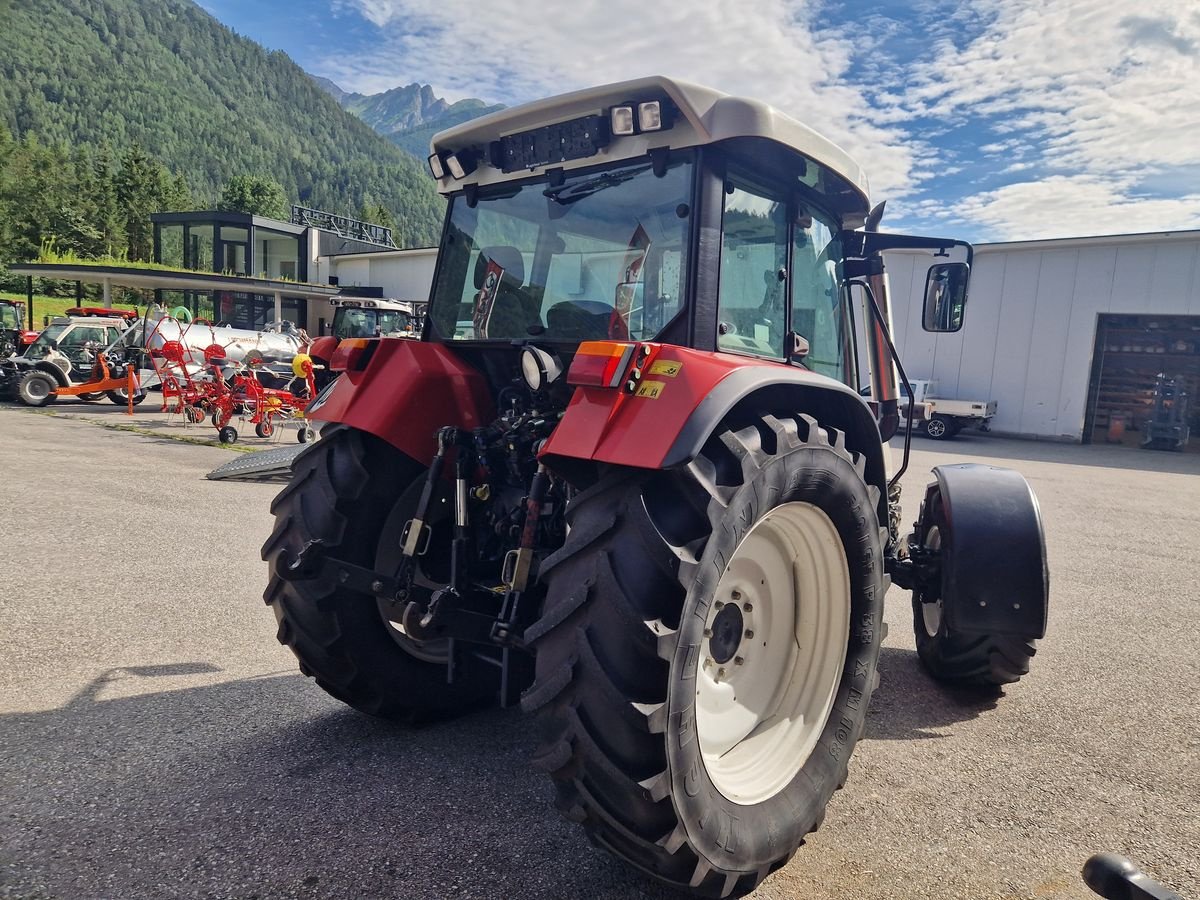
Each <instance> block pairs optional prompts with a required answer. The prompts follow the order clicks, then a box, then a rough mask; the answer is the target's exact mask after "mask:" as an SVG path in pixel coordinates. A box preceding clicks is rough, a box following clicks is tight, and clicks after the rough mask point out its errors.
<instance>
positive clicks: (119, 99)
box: [0, 0, 445, 246]
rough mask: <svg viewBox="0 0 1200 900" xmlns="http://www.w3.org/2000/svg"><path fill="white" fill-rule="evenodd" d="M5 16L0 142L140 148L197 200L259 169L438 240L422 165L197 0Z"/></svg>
mask: <svg viewBox="0 0 1200 900" xmlns="http://www.w3.org/2000/svg"><path fill="white" fill-rule="evenodd" d="M0 19H2V20H3V23H4V27H3V31H4V35H5V39H4V52H3V53H0V133H2V132H3V131H4V129H5V128H7V130H8V131H10V132H12V133H13V134H14V135H16V136H17V137H22V136H24V135H27V134H35V135H37V136H38V138H39V139H40V140H41V141H43V142H44V143H56V144H68V145H73V146H87V145H90V146H93V147H101V146H115V147H118V148H121V147H126V146H129V145H131V144H134V143H136V144H139V145H140V146H142V147H144V148H145V149H146V150H147V151H148V152H149V153H150V154H151V155H153V156H154V157H156V158H157V159H159V160H161V161H162V162H163V163H165V164H166V165H167V166H169V167H170V168H171V169H172V170H173V171H176V172H179V173H182V175H183V176H184V178H185V180H186V181H187V183H188V185H189V186H190V187H191V189H192V190H193V192H194V193H195V194H196V195H197V196H198V197H200V198H213V199H215V197H216V195H217V193H218V191H219V190H220V188H221V187H222V185H223V184H224V183H225V182H226V181H227V180H228V179H229V178H230V177H231V176H233V175H238V174H252V175H263V176H267V177H270V178H273V179H275V180H276V181H278V182H279V183H280V184H282V185H283V187H284V190H285V191H286V192H287V194H288V195H289V197H290V198H291V199H293V200H295V201H298V202H300V203H302V204H305V205H309V206H316V207H320V208H322V209H327V210H330V211H333V212H346V213H350V214H352V215H353V214H355V213H356V212H357V211H358V210H359V209H360V208H362V207H363V206H364V205H367V204H370V203H378V204H382V205H383V206H384V207H386V208H387V209H389V210H391V211H392V212H393V213H394V214H395V216H396V220H397V224H398V227H397V229H396V240H397V243H400V244H401V245H402V246H429V245H431V244H434V243H436V241H437V236H438V233H439V230H440V223H441V219H442V215H443V211H444V209H445V207H444V201H443V200H441V198H439V197H438V195H437V193H436V191H435V189H434V184H433V182H432V180H431V179H430V178H429V177H428V175H427V174H426V173H425V172H424V167H423V165H422V164H421V163H420V162H418V161H416V160H414V159H413V158H412V156H411V155H409V154H407V153H404V152H402V151H401V150H400V149H399V148H398V147H396V146H395V145H394V144H392V143H390V142H389V141H387V140H385V139H384V138H382V137H381V136H379V135H378V134H376V133H375V132H374V131H372V130H371V128H370V127H368V126H367V125H366V124H365V123H364V122H363V121H361V120H359V119H358V118H357V117H355V116H354V115H352V114H350V113H349V112H347V111H346V110H344V109H342V108H341V107H340V106H339V104H338V102H337V101H336V100H335V99H334V98H333V97H331V96H330V95H329V93H327V92H326V90H322V88H321V87H319V86H318V85H317V84H315V83H314V82H313V80H312V79H311V78H310V77H309V76H308V74H307V73H306V72H304V71H303V70H302V69H301V68H300V67H299V66H297V65H296V64H295V63H294V62H292V60H291V59H290V58H289V57H288V56H287V55H286V54H284V53H282V52H278V51H275V52H268V51H266V50H264V49H263V48H262V47H261V46H259V45H258V44H256V43H254V42H253V41H250V40H248V39H246V38H243V37H240V36H239V35H237V34H235V33H234V32H233V31H231V30H230V29H229V28H227V27H225V26H224V25H222V24H221V23H220V22H218V21H217V20H216V19H214V18H213V17H212V16H210V15H209V14H208V13H206V12H205V11H204V10H203V9H201V8H200V7H199V6H197V5H196V4H195V3H192V2H190V0H155V2H153V3H145V2H140V0H22V2H20V3H12V2H8V0H0Z"/></svg>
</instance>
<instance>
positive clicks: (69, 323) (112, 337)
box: [0, 315, 146, 406]
mask: <svg viewBox="0 0 1200 900" xmlns="http://www.w3.org/2000/svg"><path fill="white" fill-rule="evenodd" d="M129 327H130V320H129V318H128V317H126V316H117V317H104V316H95V315H86V316H58V317H56V318H54V319H53V320H51V321H50V322H49V323H48V324H47V325H46V328H45V329H44V330H43V331H42V333H41V334H39V335H38V336H37V338H36V340H34V341H33V342H32V343H31V344H29V346H27V347H26V348H25V351H24V352H23V353H22V354H21V355H20V356H10V357H8V358H7V359H3V360H0V397H6V396H8V397H13V398H14V399H17V400H20V401H21V402H22V403H24V404H25V405H26V406H45V405H46V404H47V403H52V402H54V400H55V399H56V397H57V396H58V394H57V393H56V391H58V390H62V391H64V392H66V393H64V396H77V397H79V399H81V400H87V401H94V400H100V399H103V398H104V397H106V396H107V397H108V398H109V399H110V400H111V401H112V402H113V403H115V404H117V405H118V406H126V405H128V404H129V403H130V401H131V400H132V402H133V403H134V404H137V403H141V402H142V401H143V400H144V399H145V398H146V394H145V392H144V391H142V390H140V389H139V391H138V393H136V394H133V395H132V397H131V396H130V394H129V392H128V389H127V388H112V387H111V386H108V385H107V384H104V386H101V387H97V389H96V390H94V391H93V390H89V389H88V388H84V390H83V391H78V390H75V389H76V388H78V387H80V386H81V385H85V384H88V383H89V382H93V381H96V382H101V383H103V380H102V378H101V373H100V370H101V369H102V368H106V367H107V361H106V363H105V365H104V366H103V367H102V366H101V365H100V363H99V359H98V355H99V353H100V352H101V351H104V350H105V349H106V348H116V347H117V345H118V342H119V341H120V340H121V338H122V337H124V336H125V335H126V334H127V332H128V330H129ZM119 353H120V355H122V356H123V355H124V350H123V348H121V349H120V350H119ZM117 354H118V351H117V350H115V349H114V353H113V356H114V357H115V356H116V355H117Z"/></svg>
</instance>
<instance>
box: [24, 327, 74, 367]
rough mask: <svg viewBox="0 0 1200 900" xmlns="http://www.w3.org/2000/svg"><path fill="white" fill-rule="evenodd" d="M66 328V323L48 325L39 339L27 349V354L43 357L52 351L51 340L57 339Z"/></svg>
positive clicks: (34, 357) (37, 357)
mask: <svg viewBox="0 0 1200 900" xmlns="http://www.w3.org/2000/svg"><path fill="white" fill-rule="evenodd" d="M66 330H67V326H66V325H47V326H46V328H45V330H44V331H43V332H42V333H41V334H39V335H38V336H37V340H36V341H34V342H33V343H32V344H30V345H29V347H28V348H27V349H26V350H25V355H26V356H28V357H30V358H31V359H41V358H42V357H44V356H45V355H46V354H47V353H49V352H50V342H51V341H57V340H58V339H59V338H60V337H61V336H62V333H63V332H64V331H66Z"/></svg>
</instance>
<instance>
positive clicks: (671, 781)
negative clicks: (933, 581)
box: [522, 415, 886, 897]
mask: <svg viewBox="0 0 1200 900" xmlns="http://www.w3.org/2000/svg"><path fill="white" fill-rule="evenodd" d="M878 506H879V491H878V489H877V488H875V487H870V486H868V485H867V484H866V483H865V482H864V478H863V468H862V461H861V460H860V459H858V458H856V457H854V456H852V455H851V454H850V453H848V452H847V450H846V447H845V443H844V438H843V437H842V435H840V434H838V433H836V432H833V431H826V430H825V429H822V428H820V427H818V426H817V424H816V422H814V421H813V420H812V419H811V418H809V417H807V416H800V417H797V418H795V419H793V418H786V417H782V416H781V417H779V418H776V417H774V416H769V415H768V416H762V417H759V418H757V419H756V420H754V421H753V422H751V423H750V424H748V425H746V426H745V427H740V428H730V429H729V430H726V431H723V432H721V433H719V434H718V435H716V436H715V437H714V438H712V439H710V440H709V442H708V443H707V444H706V446H705V448H704V451H703V453H702V454H701V456H700V457H699V458H697V460H696V461H695V462H694V463H692V464H691V465H690V466H689V467H688V469H687V470H686V471H684V472H678V473H646V472H640V471H630V470H619V471H616V472H613V473H611V474H610V475H608V476H605V477H604V478H602V479H601V480H600V481H599V482H598V483H597V484H596V485H594V486H593V487H591V488H589V489H588V490H586V491H584V492H583V493H581V494H580V495H579V496H578V497H576V498H575V500H574V501H573V502H572V504H571V506H570V507H569V508H568V512H567V517H568V521H569V523H570V525H571V530H570V532H569V534H568V537H567V541H566V544H565V545H564V546H563V548H562V549H561V550H560V551H558V552H557V553H555V554H554V555H553V556H551V557H549V558H548V559H547V560H546V562H545V564H544V565H543V568H542V576H541V577H542V579H543V581H544V583H545V584H546V587H547V592H548V593H547V599H546V603H545V606H544V613H543V615H542V617H541V618H540V619H539V620H538V621H537V622H535V623H534V625H532V626H531V627H530V628H529V629H528V630H527V632H526V640H527V641H529V642H531V643H532V644H533V645H534V646H535V648H536V652H537V659H536V670H537V677H536V681H535V683H534V685H533V686H532V687H531V688H530V689H529V690H528V691H527V692H526V694H525V696H524V697H523V699H522V706H523V707H524V708H525V709H526V710H527V711H531V712H536V713H537V717H538V726H539V731H540V735H541V744H540V746H539V749H538V751H537V754H536V756H535V759H534V762H535V764H536V765H537V766H539V767H540V768H542V769H544V770H545V771H547V772H549V773H550V775H551V778H552V779H553V781H554V784H555V787H556V789H557V795H558V807H559V809H560V810H561V811H562V812H563V814H564V815H565V816H566V817H567V818H568V819H570V820H572V821H574V822H578V823H579V824H581V825H582V826H583V827H584V829H585V830H586V832H587V834H588V837H589V838H590V839H591V840H592V842H593V843H595V844H597V845H598V846H600V847H603V848H605V849H607V850H608V851H609V852H611V853H613V854H614V855H615V856H617V857H619V858H620V859H622V860H624V861H625V862H627V863H629V864H631V865H633V866H634V867H636V868H638V869H640V870H641V871H643V872H645V873H647V874H649V875H651V876H653V877H654V878H657V879H659V880H661V881H664V882H666V883H668V884H671V885H672V886H674V887H677V888H683V889H685V890H687V889H690V890H691V891H692V892H693V893H695V894H697V895H700V896H712V897H726V896H731V895H741V894H744V893H747V892H749V891H751V890H753V889H754V888H755V886H756V885H758V884H759V882H761V881H762V880H763V879H764V878H765V877H766V876H767V875H769V874H770V873H771V872H772V871H774V870H775V869H777V868H779V867H780V866H782V865H784V864H785V863H786V862H787V860H788V859H789V858H790V857H791V855H792V853H793V852H794V851H795V850H796V848H797V847H799V846H800V844H802V843H803V840H804V836H805V835H806V834H808V833H809V832H811V831H814V830H815V829H816V828H817V827H818V826H819V825H820V824H821V821H822V819H823V817H824V813H825V807H826V804H827V803H828V801H829V799H830V797H831V796H832V795H833V793H834V791H836V790H837V788H839V787H840V786H841V785H842V784H843V783H844V781H845V779H846V771H847V764H848V761H849V758H850V754H851V752H852V751H853V749H854V746H855V743H856V742H857V741H858V739H859V737H860V736H861V734H862V731H863V728H864V725H865V721H866V710H867V704H868V703H869V701H870V697H871V692H872V691H873V689H874V687H875V683H876V663H877V660H878V655H879V641H880V638H881V631H882V625H883V614H882V610H883V607H882V604H883V593H884V589H885V585H884V580H883V555H882V541H883V539H884V536H885V535H886V531H885V530H884V529H881V528H880V527H879V523H878V518H877V510H878ZM798 644H801V645H802V647H801V649H799V650H798V649H797V645H798ZM739 698H740V700H739Z"/></svg>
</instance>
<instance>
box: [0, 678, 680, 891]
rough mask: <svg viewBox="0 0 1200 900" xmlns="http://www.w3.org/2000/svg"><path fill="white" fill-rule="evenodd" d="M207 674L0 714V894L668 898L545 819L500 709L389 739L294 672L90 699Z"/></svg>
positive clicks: (516, 733) (544, 801)
mask: <svg viewBox="0 0 1200 900" xmlns="http://www.w3.org/2000/svg"><path fill="white" fill-rule="evenodd" d="M213 671H219V670H218V669H216V667H213V666H211V665H210V664H208V663H189V664H184V665H183V666H165V667H143V668H142V669H140V670H135V669H125V670H117V671H115V672H111V673H106V674H105V675H103V676H101V677H100V678H98V679H96V680H95V681H94V682H93V683H92V684H90V685H88V686H87V687H85V688H83V689H82V690H81V691H79V692H78V693H77V694H76V695H75V697H74V698H72V699H71V700H70V701H69V702H68V703H67V704H66V705H65V706H63V707H61V708H58V709H52V710H48V711H44V712H36V713H11V714H6V715H0V747H3V748H4V752H3V754H2V757H3V759H4V760H5V764H4V765H3V766H0V796H3V797H4V798H5V803H4V805H5V812H4V815H3V816H2V817H0V870H3V872H4V875H3V876H0V896H4V897H8V896H14V897H25V896H68V897H71V896H127V897H197V898H199V897H214V896H235V897H242V898H250V897H254V898H258V900H267V898H285V897H286V898H345V897H397V896H399V897H405V898H426V897H428V898H444V897H450V896H464V895H469V896H481V897H482V896H499V897H505V896H508V897H515V896H519V897H531V898H542V897H545V898H560V897H567V896H572V897H595V898H614V900H615V898H624V897H652V898H658V897H674V896H677V895H676V894H674V893H673V892H670V891H666V890H663V889H660V888H658V887H657V886H656V885H654V884H652V883H651V882H648V881H647V880H645V879H643V878H641V877H639V876H638V875H637V874H635V873H633V872H632V871H631V870H629V869H628V868H627V867H626V866H624V865H622V864H620V863H618V862H616V861H615V860H613V859H611V858H609V857H607V856H605V855H604V854H602V853H599V852H597V851H595V850H593V849H592V848H591V847H590V846H589V845H588V843H587V841H586V839H585V838H584V836H583V834H582V832H581V831H580V830H579V829H578V827H577V826H575V825H572V824H570V823H568V822H566V821H564V820H563V819H562V818H561V817H560V816H559V815H558V813H557V812H556V811H555V810H554V806H553V796H552V795H553V791H552V788H551V786H550V783H549V781H548V779H547V778H546V777H545V776H544V775H543V774H541V773H540V772H537V771H535V770H534V769H533V768H532V767H531V766H530V765H529V762H528V760H529V756H530V754H531V752H532V750H533V746H534V737H533V735H532V734H531V730H530V723H529V721H528V720H527V719H526V718H524V717H523V716H522V715H521V714H520V713H519V712H518V711H516V710H499V709H491V710H485V711H482V712H479V713H475V714H473V715H470V716H467V717H464V718H462V719H458V720H454V721H450V722H442V723H439V724H435V725H431V726H426V727H406V726H401V725H397V724H393V723H389V722H385V721H382V720H378V719H372V718H370V717H368V716H365V715H362V714H360V713H357V712H355V711H353V710H350V709H348V708H346V707H342V706H341V705H339V704H337V703H335V702H334V701H333V700H332V699H330V698H328V697H326V696H325V695H324V694H323V693H322V692H321V691H320V690H319V689H318V688H317V687H316V686H314V685H313V683H312V682H311V681H310V680H308V679H305V678H303V677H301V676H299V675H292V674H287V675H272V676H264V677H259V678H252V679H245V680H240V681H229V682H225V683H221V684H216V685H209V686H204V687H197V688H191V689H182V690H171V691H162V692H159V693H146V694H141V695H140V696H136V697H131V698H122V699H108V700H106V699H103V697H104V696H105V694H106V693H112V690H113V687H114V685H115V686H116V690H118V691H119V690H120V684H121V682H123V681H127V680H128V679H134V687H135V688H143V687H144V688H148V689H151V690H154V689H155V687H154V685H153V682H152V681H150V680H149V679H153V678H155V677H158V676H174V677H177V678H178V677H181V676H188V675H201V676H203V675H205V674H206V673H211V672H213ZM143 679H146V681H145V683H144V685H143V684H141V683H139V682H141V681H142V680H143ZM184 682H185V683H186V679H184ZM176 683H177V684H178V683H179V682H178V681H177V682H176Z"/></svg>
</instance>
